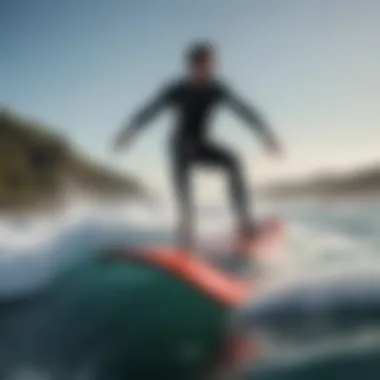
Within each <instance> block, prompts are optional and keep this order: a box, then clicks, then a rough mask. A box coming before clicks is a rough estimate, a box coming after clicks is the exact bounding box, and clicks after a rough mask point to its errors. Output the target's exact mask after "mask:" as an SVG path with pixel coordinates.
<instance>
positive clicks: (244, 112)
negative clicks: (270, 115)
mask: <svg viewBox="0 0 380 380" xmlns="http://www.w3.org/2000/svg"><path fill="white" fill-rule="evenodd" d="M221 95H222V98H223V99H224V101H225V102H226V104H227V105H228V106H229V107H230V108H231V109H232V110H233V111H234V112H235V114H237V115H238V116H239V117H241V118H242V119H244V120H245V121H246V122H247V123H248V124H249V125H250V126H251V127H252V128H254V129H255V130H256V131H257V132H259V133H260V135H261V137H262V138H264V139H265V141H266V142H269V141H273V140H274V135H273V133H272V131H271V129H270V128H269V126H268V125H267V123H266V121H265V120H264V119H263V118H262V116H261V115H260V114H259V112H257V110H256V109H255V108H254V107H252V106H249V105H248V104H247V103H246V102H245V101H244V100H243V99H242V98H241V97H240V96H239V95H237V94H236V93H235V92H234V91H233V90H231V89H230V88H227V87H226V86H222V87H221Z"/></svg>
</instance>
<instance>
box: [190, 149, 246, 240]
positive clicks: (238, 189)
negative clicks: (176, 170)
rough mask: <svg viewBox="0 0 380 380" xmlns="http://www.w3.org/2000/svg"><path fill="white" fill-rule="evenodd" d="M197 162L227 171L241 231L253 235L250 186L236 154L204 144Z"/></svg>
mask: <svg viewBox="0 0 380 380" xmlns="http://www.w3.org/2000/svg"><path fill="white" fill-rule="evenodd" d="M197 162H200V163H202V164H206V165H212V166H217V167H221V168H222V169H224V170H226V171H227V173H228V176H229V184H230V196H231V200H232V204H233V207H234V212H235V215H236V217H237V219H238V223H239V231H240V232H241V233H243V234H246V233H251V231H252V227H253V223H252V217H251V213H250V200H249V193H248V186H247V184H246V183H245V178H244V175H243V170H242V167H241V164H240V162H239V160H238V158H237V157H236V156H235V154H234V153H233V152H231V151H229V150H228V149H226V148H223V147H220V146H217V145H214V144H209V143H208V144H203V145H202V146H201V147H200V149H199V151H198V154H197Z"/></svg>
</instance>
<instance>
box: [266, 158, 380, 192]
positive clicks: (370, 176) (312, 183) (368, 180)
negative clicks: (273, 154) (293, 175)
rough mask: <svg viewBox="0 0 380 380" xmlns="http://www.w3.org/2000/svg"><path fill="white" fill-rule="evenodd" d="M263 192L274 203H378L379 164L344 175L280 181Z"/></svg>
mask: <svg viewBox="0 0 380 380" xmlns="http://www.w3.org/2000/svg"><path fill="white" fill-rule="evenodd" d="M263 192H264V193H265V194H266V195H267V196H269V197H271V198H277V199H289V198H290V199H300V198H302V199H304V198H323V199H347V198H369V199H373V198H378V199H380V163H379V164H377V165H372V166H370V167H369V166H368V167H363V168H361V169H359V170H358V169H357V170H355V171H352V172H350V173H345V174H340V175H338V174H335V175H334V174H328V175H319V176H315V177H311V178H308V179H304V180H300V181H283V182H281V183H275V184H271V185H269V186H267V187H266V188H265V189H263Z"/></svg>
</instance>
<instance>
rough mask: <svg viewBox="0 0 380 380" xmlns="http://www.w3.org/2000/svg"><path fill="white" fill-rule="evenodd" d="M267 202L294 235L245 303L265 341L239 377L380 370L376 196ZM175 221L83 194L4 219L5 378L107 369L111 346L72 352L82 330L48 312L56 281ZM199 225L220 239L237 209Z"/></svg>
mask: <svg viewBox="0 0 380 380" xmlns="http://www.w3.org/2000/svg"><path fill="white" fill-rule="evenodd" d="M259 212H260V214H261V215H262V216H263V217H265V216H271V215H276V216H279V217H280V218H282V220H284V221H285V222H286V225H287V228H288V238H287V241H286V245H285V246H284V249H283V250H282V251H281V252H278V253H276V254H275V255H273V256H270V257H265V258H263V259H262V262H261V264H260V265H261V269H262V270H261V272H260V276H258V278H257V282H256V288H257V290H258V292H257V295H256V296H255V297H254V298H253V299H252V300H251V301H250V302H249V303H248V304H247V305H246V307H244V309H242V310H239V312H238V313H237V315H238V320H239V322H240V323H241V324H244V325H245V326H246V327H247V328H248V329H249V331H250V334H251V339H252V341H253V342H254V344H255V347H257V348H258V350H257V352H258V354H257V355H256V356H255V357H254V358H253V360H252V362H251V363H250V364H249V366H248V367H247V368H244V370H242V371H241V378H244V379H297V380H298V379H308V380H310V379H322V378H323V379H358V378H360V379H371V380H372V379H373V380H376V379H379V378H380V360H379V359H380V203H379V204H376V203H371V204H369V203H367V204H364V203H358V202H357V203H345V204H331V203H330V204H327V203H311V202H309V203H306V202H305V203H293V204H282V205H273V204H272V205H268V204H261V205H260V207H259ZM174 224H175V218H174V213H173V211H172V210H171V208H170V207H161V208H157V209H147V208H146V207H143V206H141V205H140V206H139V205H134V204H118V205H107V206H105V205H99V204H93V203H91V202H85V201H83V200H79V199H77V200H75V201H72V202H71V203H70V204H68V206H67V208H66V209H65V212H64V213H60V214H59V215H55V216H54V217H52V216H50V217H47V216H45V215H41V216H30V217H22V218H21V217H14V218H4V219H3V220H0V260H1V265H0V379H7V380H8V379H27V380H32V379H52V380H55V379H62V380H63V379H95V378H100V377H99V376H100V375H99V373H100V372H101V371H102V369H101V368H99V363H100V362H101V359H100V358H101V356H102V355H103V354H102V353H101V352H97V351H96V352H94V350H91V349H90V348H89V347H91V345H86V346H79V345H78V348H77V351H76V352H70V353H68V352H67V350H65V342H66V337H67V336H72V335H75V331H73V330H72V326H71V325H65V324H64V323H62V324H60V325H59V326H57V325H54V326H53V325H51V320H52V318H51V319H50V318H49V316H47V315H46V313H44V307H45V305H50V307H51V305H53V304H54V292H51V291H50V288H51V284H52V283H53V282H54V280H55V279H56V278H57V276H59V275H60V274H61V273H62V272H64V271H65V270H67V269H69V268H70V267H71V266H75V265H76V264H77V263H78V262H80V260H84V259H85V258H86V257H88V256H90V255H93V254H94V252H98V251H99V250H101V249H102V247H108V246H110V245H119V244H120V245H121V244H147V243H154V244H161V243H162V244H168V243H170V242H171V241H172V239H173V233H172V231H173V226H174ZM198 226H199V240H200V241H205V240H207V239H211V240H218V239H219V240H221V239H222V236H225V234H226V233H227V232H228V231H230V230H231V228H232V220H231V218H230V216H229V213H228V210H225V209H223V208H222V207H217V206H215V207H209V208H204V209H203V210H202V211H201V212H200V213H199V224H198ZM104 312H106V311H104ZM58 313H59V312H58V311H57V314H58ZM78 318H80V316H78ZM47 342H48V343H47ZM119 349H122V348H121V347H120V348H119ZM115 350H116V348H115ZM115 350H114V351H113V352H114V353H115V354H117V352H115ZM102 376H103V377H102V378H104V379H107V380H112V379H113V377H112V374H111V373H108V374H107V373H105V374H104V373H103V374H102ZM115 380H116V379H115Z"/></svg>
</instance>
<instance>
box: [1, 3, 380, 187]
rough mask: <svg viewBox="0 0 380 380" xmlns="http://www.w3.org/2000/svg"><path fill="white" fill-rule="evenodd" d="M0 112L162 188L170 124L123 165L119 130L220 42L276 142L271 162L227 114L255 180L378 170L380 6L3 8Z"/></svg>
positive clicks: (233, 77)
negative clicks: (185, 58) (190, 61)
mask: <svg viewBox="0 0 380 380" xmlns="http://www.w3.org/2000/svg"><path fill="white" fill-rule="evenodd" d="M0 6H1V9H0V51H1V59H0V83H1V86H0V103H1V104H5V105H7V106H9V107H11V108H13V109H14V110H16V111H18V112H20V113H22V114H25V115H28V116H31V117H33V118H36V119H39V120H42V121H44V122H46V123H47V124H48V125H51V126H52V127H54V128H56V129H57V130H58V131H61V132H63V133H64V134H66V135H68V136H70V138H71V139H72V141H73V142H74V143H75V144H76V145H77V146H78V147H79V148H80V149H82V150H84V151H86V152H87V153H88V154H90V155H91V156H93V157H96V158H97V159H99V160H102V161H105V162H107V163H111V164H114V165H115V166H116V167H117V168H124V169H126V170H127V171H131V172H134V173H139V175H140V177H142V178H144V179H146V180H148V181H153V182H154V183H155V184H156V185H157V186H159V187H161V186H162V187H165V186H166V185H165V183H166V179H167V177H166V176H167V170H166V166H165V164H166V162H167V161H166V156H165V154H164V151H163V148H164V147H165V145H164V144H165V142H166V138H167V137H168V134H169V132H170V117H169V114H165V115H163V116H162V117H160V118H159V119H157V121H156V122H155V123H154V124H152V125H151V127H150V129H148V130H147V132H146V133H144V134H142V135H141V136H140V138H139V139H138V141H137V143H136V145H135V146H133V147H132V149H131V150H130V151H129V152H128V153H126V154H125V155H122V156H120V157H114V156H112V155H110V154H109V153H108V151H107V148H108V145H109V142H110V139H111V136H112V135H114V133H115V131H116V129H117V128H118V127H119V126H120V123H121V122H122V121H123V120H124V119H125V117H127V116H128V114H129V113H130V112H131V111H133V109H134V108H135V106H136V105H140V104H141V103H143V102H144V100H145V99H146V98H147V97H149V96H150V94H151V92H152V91H154V90H155V88H156V86H158V85H159V84H160V83H161V82H162V81H164V80H165V79H166V78H167V77H170V76H172V75H173V74H176V73H180V72H181V69H182V67H181V64H182V60H181V59H182V56H181V54H182V51H183V48H184V47H185V46H186V44H187V43H188V42H191V41H192V40H194V39H198V38H208V39H212V40H214V41H216V42H217V44H218V45H219V47H220V55H221V58H222V65H221V68H220V70H221V72H222V74H223V76H225V77H228V79H229V81H230V82H231V83H233V84H234V86H235V88H236V89H238V90H239V92H240V93H241V94H242V95H244V96H245V97H246V98H247V100H248V101H250V102H252V103H253V104H255V105H257V107H258V108H259V109H261V110H262V112H264V115H265V116H266V117H267V118H268V120H269V121H270V122H271V124H272V125H273V128H274V129H275V130H276V131H278V133H279V135H280V136H281V137H282V138H283V140H284V145H285V147H286V149H287V159H286V160H285V161H284V162H282V163H278V162H275V161H273V162H272V161H270V160H268V159H267V158H265V156H264V155H263V151H262V149H261V148H260V146H259V143H258V142H257V140H256V141H255V140H254V139H253V138H251V136H250V133H249V132H248V129H247V128H245V126H244V124H242V123H240V121H239V120H237V119H235V118H234V117H233V116H232V115H231V114H229V113H228V111H227V112H226V111H224V110H223V111H222V112H221V113H220V115H219V116H218V117H217V118H216V119H215V135H216V137H217V138H218V139H220V140H221V141H222V142H225V143H228V144H229V145H230V146H231V147H232V148H235V149H239V150H240V151H241V155H242V158H243V160H244V162H245V164H246V166H247V171H248V173H249V175H250V177H251V178H252V179H257V180H258V181H261V180H266V179H270V178H276V177H286V176H289V175H290V176H298V175H300V174H302V173H308V172H313V171H318V170H330V169H331V170H334V169H340V168H346V167H350V166H352V165H360V164H361V163H366V162H370V161H372V160H379V161H380V149H378V142H379V139H380V128H379V122H380V116H379V111H378V101H379V100H380V70H379V69H378V67H379V62H380V50H379V48H378V46H379V38H380V37H379V36H380V23H379V22H378V15H379V14H380V2H379V1H377V0H131V1H129V0H123V1H122V0H108V1H103V0H80V1H78V0H60V1H58V0H34V1H30V0H1V1H0Z"/></svg>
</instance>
